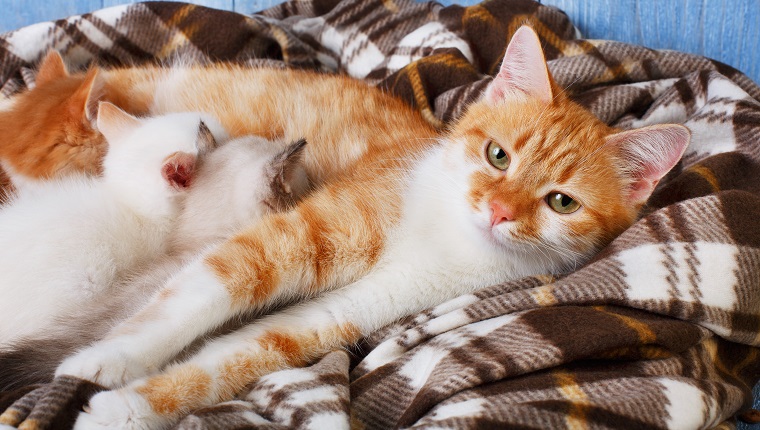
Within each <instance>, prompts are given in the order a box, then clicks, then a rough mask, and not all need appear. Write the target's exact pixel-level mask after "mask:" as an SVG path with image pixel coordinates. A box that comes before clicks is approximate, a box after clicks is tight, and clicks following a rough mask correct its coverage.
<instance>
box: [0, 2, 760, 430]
mask: <svg viewBox="0 0 760 430" xmlns="http://www.w3.org/2000/svg"><path fill="white" fill-rule="evenodd" d="M186 1H188V2H190V3H196V4H201V5H204V6H209V7H214V8H218V9H226V10H234V11H237V12H241V13H252V12H256V11H259V10H261V9H265V8H268V7H270V6H272V5H275V4H277V3H279V2H280V1H279V0H186ZM438 1H439V2H441V3H443V4H446V5H449V4H452V3H459V4H474V3H478V2H479V1H478V0H438ZM541 2H542V3H544V4H549V5H553V6H557V7H559V8H560V9H562V10H564V11H565V12H566V13H567V14H568V15H569V16H570V18H571V19H572V21H573V23H574V24H575V25H576V26H578V28H579V29H580V30H581V32H582V34H583V36H584V37H586V38H592V39H610V40H619V41H623V42H628V43H635V44H638V45H644V46H648V47H650V48H662V49H675V50H679V51H684V52H691V53H694V54H700V55H705V56H707V57H710V58H714V59H716V60H720V61H722V62H724V63H727V64H730V65H731V66H734V67H736V68H737V69H739V70H741V71H743V72H744V73H746V74H747V75H749V76H750V77H751V78H752V79H754V80H755V82H760V0H541ZM125 3H134V1H130V0H58V1H55V0H0V33H1V32H5V31H9V30H13V29H15V28H18V27H22V26H25V25H29V24H33V23H35V22H39V21H48V20H54V19H59V18H65V17H67V16H70V15H78V14H82V13H85V12H90V11H93V10H96V9H101V8H104V7H109V6H116V5H119V4H125ZM755 399H756V401H755V407H756V408H760V384H758V385H757V386H756V387H755ZM740 428H743V429H747V430H749V429H752V430H760V425H753V426H747V425H740Z"/></svg>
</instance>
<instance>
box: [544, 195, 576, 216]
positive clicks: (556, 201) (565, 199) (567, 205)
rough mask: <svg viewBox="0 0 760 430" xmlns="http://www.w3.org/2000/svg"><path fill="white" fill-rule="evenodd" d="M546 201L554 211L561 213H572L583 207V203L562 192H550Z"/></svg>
mask: <svg viewBox="0 0 760 430" xmlns="http://www.w3.org/2000/svg"><path fill="white" fill-rule="evenodd" d="M546 203H548V204H549V207H550V208H552V209H553V210H554V212H557V213H561V214H571V213H573V212H575V211H577V210H578V209H580V208H581V204H580V203H578V202H576V201H575V200H573V198H572V197H570V196H568V195H567V194H562V193H549V195H548V196H546Z"/></svg>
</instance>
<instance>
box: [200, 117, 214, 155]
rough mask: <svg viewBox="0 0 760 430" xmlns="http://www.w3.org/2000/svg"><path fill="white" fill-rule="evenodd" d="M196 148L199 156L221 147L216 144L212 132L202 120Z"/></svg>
mask: <svg viewBox="0 0 760 430" xmlns="http://www.w3.org/2000/svg"><path fill="white" fill-rule="evenodd" d="M195 146H196V148H198V153H199V154H205V153H206V152H208V151H211V150H212V149H214V148H216V147H217V146H219V145H218V144H217V143H216V138H215V137H214V134H213V133H211V130H210V129H209V128H208V126H207V125H206V123H205V122H203V121H202V120H201V122H200V124H198V137H197V138H196V140H195Z"/></svg>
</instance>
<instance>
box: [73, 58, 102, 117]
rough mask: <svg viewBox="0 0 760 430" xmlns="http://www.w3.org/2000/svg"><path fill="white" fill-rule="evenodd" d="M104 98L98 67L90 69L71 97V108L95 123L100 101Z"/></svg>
mask: <svg viewBox="0 0 760 430" xmlns="http://www.w3.org/2000/svg"><path fill="white" fill-rule="evenodd" d="M102 98H103V79H102V78H101V77H100V74H99V72H98V69H95V68H93V69H90V70H88V71H87V74H86V75H85V76H84V79H83V81H82V83H81V84H80V85H79V88H77V90H76V91H75V92H74V94H73V95H72V96H71V97H70V98H69V109H70V110H71V112H72V114H74V115H75V116H80V115H81V118H82V119H83V120H84V121H88V122H90V123H91V124H93V125H95V122H96V118H97V117H98V109H99V103H100V101H101V99H102Z"/></svg>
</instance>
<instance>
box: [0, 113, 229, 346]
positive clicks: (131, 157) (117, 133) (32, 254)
mask: <svg viewBox="0 0 760 430" xmlns="http://www.w3.org/2000/svg"><path fill="white" fill-rule="evenodd" d="M97 123H98V128H99V130H101V131H102V133H103V134H104V135H105V136H106V138H107V139H108V152H107V156H106V158H105V160H104V176H103V177H102V178H98V179H96V178H93V177H87V176H84V175H78V176H69V177H67V178H62V179H60V180H56V181H49V182H41V183H38V184H35V186H33V187H30V188H27V189H25V190H23V191H22V192H20V193H19V194H18V195H17V196H16V197H14V198H13V199H12V200H11V201H10V202H9V204H8V205H7V206H5V207H3V208H2V209H1V210H0V297H2V300H0V348H4V347H5V346H8V345H10V344H11V343H12V342H14V341H15V340H16V339H20V338H24V337H29V336H34V335H37V334H40V333H46V332H47V331H48V330H50V329H52V327H53V326H55V324H56V322H55V320H56V318H57V317H60V316H65V315H68V314H70V313H72V312H76V311H80V310H81V309H82V308H81V306H82V304H83V303H86V302H87V301H89V300H92V299H95V298H97V297H100V296H103V295H110V294H112V293H113V290H112V289H111V287H112V286H113V285H114V284H115V282H116V281H117V280H119V279H122V278H123V277H125V276H127V275H129V273H130V271H131V270H133V269H134V268H136V267H139V266H141V265H144V264H146V263H148V262H150V261H152V260H153V259H155V258H157V257H159V256H161V255H162V254H163V253H164V252H165V250H166V241H167V238H168V234H169V232H170V228H171V226H172V225H173V223H174V221H175V220H176V218H177V215H178V213H179V209H180V205H181V197H182V195H184V194H185V192H186V189H187V188H188V186H189V184H190V183H191V182H192V180H193V175H194V170H195V168H196V165H197V164H198V163H199V158H200V157H202V156H203V155H204V154H205V153H206V152H207V151H209V150H211V149H213V148H214V147H215V146H216V140H215V137H214V135H212V132H211V131H210V130H214V131H215V133H214V134H215V135H216V136H219V137H224V131H223V129H222V128H221V126H219V125H218V124H216V123H215V121H214V120H213V119H212V118H210V117H208V116H201V115H199V114H196V113H178V114H172V115H166V116H163V117H156V118H149V119H138V118H135V117H133V116H131V115H128V114H126V113H125V112H123V111H121V110H119V109H118V108H117V107H115V106H114V105H112V104H110V103H102V104H101V106H100V109H99V112H98V115H97ZM209 127H211V128H209Z"/></svg>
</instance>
